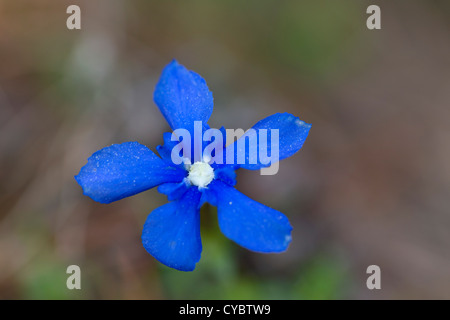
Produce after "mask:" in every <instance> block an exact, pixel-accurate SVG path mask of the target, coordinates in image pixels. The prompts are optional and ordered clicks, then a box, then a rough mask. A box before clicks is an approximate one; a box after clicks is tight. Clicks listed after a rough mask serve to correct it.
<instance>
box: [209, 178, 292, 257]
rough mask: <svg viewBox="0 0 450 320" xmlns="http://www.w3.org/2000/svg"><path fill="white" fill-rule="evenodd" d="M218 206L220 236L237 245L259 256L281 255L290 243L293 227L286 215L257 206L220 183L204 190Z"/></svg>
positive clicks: (217, 182) (212, 202) (213, 183)
mask: <svg viewBox="0 0 450 320" xmlns="http://www.w3.org/2000/svg"><path fill="white" fill-rule="evenodd" d="M206 192H207V197H208V202H210V203H211V204H213V205H216V206H217V213H218V220H219V226H220V229H221V230H222V233H223V234H224V235H225V236H227V237H228V238H229V239H231V240H233V241H235V242H236V243H237V244H239V245H241V246H243V247H245V248H247V249H249V250H253V251H258V252H266V253H269V252H282V251H284V250H286V249H287V247H288V245H289V243H290V242H291V230H292V227H291V225H290V224H289V221H288V219H287V217H286V216H285V215H283V214H282V213H281V212H279V211H277V210H274V209H271V208H269V207H266V206H265V205H263V204H261V203H259V202H256V201H254V200H252V199H250V198H249V197H247V196H245V195H244V194H242V193H240V192H239V191H238V190H236V189H235V188H233V187H231V186H229V185H227V184H225V183H224V182H222V181H220V180H214V181H213V182H212V183H211V184H210V185H209V186H208V189H207V190H206Z"/></svg>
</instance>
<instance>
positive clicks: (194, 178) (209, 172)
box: [188, 161, 214, 188]
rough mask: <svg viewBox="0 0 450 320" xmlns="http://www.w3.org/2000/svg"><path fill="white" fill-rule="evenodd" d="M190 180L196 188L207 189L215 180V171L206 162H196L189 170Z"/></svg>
mask: <svg viewBox="0 0 450 320" xmlns="http://www.w3.org/2000/svg"><path fill="white" fill-rule="evenodd" d="M188 179H189V181H190V182H191V184H193V185H194V186H198V187H200V188H205V187H206V186H207V185H208V184H209V183H210V182H211V181H212V180H213V179H214V170H213V168H212V167H211V166H210V165H209V164H207V163H206V162H200V161H198V162H195V163H194V164H192V165H191V167H190V168H189V175H188Z"/></svg>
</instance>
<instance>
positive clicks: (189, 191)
mask: <svg viewBox="0 0 450 320" xmlns="http://www.w3.org/2000/svg"><path fill="white" fill-rule="evenodd" d="M154 101H155V103H156V105H157V106H158V107H159V109H160V111H161V113H162V114H163V116H164V118H165V119H166V120H167V122H168V123H169V125H170V127H171V128H172V129H173V130H174V131H177V129H185V130H187V131H188V132H189V133H190V134H191V135H192V136H194V135H195V123H199V122H200V123H201V124H202V126H201V133H204V132H205V131H206V130H208V129H209V126H208V125H207V122H208V120H209V118H210V116H211V114H212V111H213V96H212V93H211V92H210V91H209V89H208V86H207V85H206V82H205V80H204V79H203V78H202V77H201V76H199V75H198V74H197V73H195V72H193V71H189V70H187V69H186V68H185V67H184V66H182V65H181V64H179V63H178V62H177V61H175V60H173V61H172V62H171V63H170V64H169V65H167V66H166V67H165V69H164V70H163V72H162V75H161V78H160V80H159V82H158V84H157V85H156V88H155V92H154ZM310 128H311V125H310V124H307V123H305V122H303V121H301V120H300V119H299V118H297V117H295V116H293V115H291V114H288V113H276V114H274V115H271V116H269V117H267V118H264V119H263V120H261V121H259V122H258V123H256V124H255V125H254V126H253V127H252V129H253V131H252V132H253V133H256V134H258V133H260V132H264V130H266V131H267V130H269V131H270V130H275V131H276V132H277V133H278V135H279V140H277V141H276V142H275V144H276V145H275V147H277V151H278V159H279V160H282V159H284V158H287V157H290V156H291V155H293V154H294V153H295V152H297V151H298V150H299V149H300V148H301V147H302V145H303V142H304V141H305V139H306V137H307V135H308V132H309V129H310ZM250 131H251V130H249V131H248V132H250ZM220 132H222V133H224V134H225V129H224V128H221V129H220ZM248 132H247V133H246V134H245V135H244V136H242V137H241V138H240V139H239V140H237V141H235V142H234V143H232V144H231V145H229V146H227V147H224V150H223V152H222V154H223V155H225V154H227V152H228V151H231V153H232V157H231V158H233V160H236V159H237V158H238V157H239V156H241V157H242V159H244V160H245V161H244V162H243V163H240V164H239V163H237V162H238V161H233V163H229V162H227V161H225V160H226V159H225V156H223V158H224V159H225V160H224V161H223V163H220V162H219V161H217V163H214V162H212V161H211V159H210V158H209V157H208V158H206V157H205V158H200V159H197V160H199V161H194V151H192V153H188V155H187V156H185V159H184V162H183V163H181V164H180V163H179V164H176V163H175V162H174V161H173V157H172V156H173V150H174V147H176V145H177V144H179V143H180V141H181V139H180V141H177V140H175V141H172V133H165V134H164V135H163V138H164V144H163V145H161V146H158V147H157V151H158V153H159V156H158V155H156V154H155V153H154V152H153V151H151V150H150V149H149V148H147V147H146V146H144V145H142V144H140V143H138V142H125V143H121V144H113V145H111V146H109V147H106V148H103V149H101V150H99V151H97V152H95V153H94V154H93V155H92V156H91V157H90V158H89V159H88V162H87V164H86V165H85V166H83V167H82V168H81V170H80V173H79V174H78V175H77V176H75V179H76V181H77V182H78V183H79V184H80V186H81V187H82V188H83V193H84V194H85V195H87V196H89V197H90V198H92V199H93V200H95V201H97V202H100V203H111V202H113V201H117V200H120V199H122V198H125V197H129V196H132V195H135V194H137V193H140V192H142V191H145V190H148V189H151V188H153V187H156V186H158V191H159V192H161V193H163V194H165V195H167V197H168V200H169V201H170V202H169V203H167V204H165V205H163V206H161V207H159V208H156V209H155V210H153V212H152V213H150V214H149V216H148V218H147V220H146V222H145V225H144V229H143V232H142V242H143V245H144V248H145V249H146V250H147V251H148V252H149V253H150V254H151V255H152V256H153V257H154V258H156V259H157V260H158V261H160V262H161V263H163V264H165V265H167V266H169V267H172V268H175V269H178V270H182V271H192V270H194V268H195V265H196V263H197V262H198V261H199V260H200V256H201V251H202V243H201V238H200V207H201V206H202V205H203V204H204V203H205V202H208V203H210V204H212V205H214V206H216V207H217V214H218V222H219V226H220V229H221V231H222V233H223V234H224V235H225V236H227V237H228V238H229V239H231V240H233V241H235V242H236V243H237V244H239V245H241V246H243V247H245V248H247V249H249V250H252V251H256V252H264V253H275V252H283V251H285V250H286V249H287V247H288V245H289V243H290V241H291V230H292V227H291V225H290V224H289V221H288V219H287V217H286V216H285V215H283V214H282V213H281V212H279V211H277V210H274V209H272V208H269V207H267V206H265V205H263V204H261V203H259V202H256V201H254V200H252V199H250V198H249V197H247V196H245V195H244V194H242V193H241V192H239V191H238V190H236V189H235V188H234V185H235V184H236V179H235V178H236V174H235V170H237V169H239V168H243V169H249V170H259V169H261V168H264V167H267V166H269V165H270V164H272V163H269V164H268V163H267V162H264V163H263V161H261V160H260V158H259V157H258V154H255V153H258V151H259V150H260V149H258V148H242V147H240V146H241V144H240V143H239V141H240V140H241V139H246V138H248V136H249V134H248ZM256 141H257V146H256V147H259V144H260V142H261V141H260V140H259V139H257V140H256ZM223 144H224V146H225V141H223ZM185 145H186V144H185ZM205 147H206V145H205V142H203V143H202V145H201V149H202V150H201V151H204V149H205ZM230 148H231V149H230ZM271 148H272V149H274V145H273V144H269V145H268V147H266V149H267V150H265V151H266V152H267V151H269V153H270V149H271ZM193 149H195V147H194V148H193ZM228 153H229V152H228ZM213 154H214V153H213ZM266 154H267V153H266ZM215 156H217V158H220V154H219V152H218V151H217V152H216V153H215ZM249 159H256V161H249Z"/></svg>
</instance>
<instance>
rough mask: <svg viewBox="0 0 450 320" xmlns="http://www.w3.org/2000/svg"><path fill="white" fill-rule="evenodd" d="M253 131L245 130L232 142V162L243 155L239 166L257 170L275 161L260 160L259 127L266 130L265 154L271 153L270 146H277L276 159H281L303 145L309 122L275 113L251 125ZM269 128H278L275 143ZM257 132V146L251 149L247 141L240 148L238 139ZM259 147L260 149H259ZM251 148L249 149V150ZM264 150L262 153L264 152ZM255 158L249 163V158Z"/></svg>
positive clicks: (236, 161)
mask: <svg viewBox="0 0 450 320" xmlns="http://www.w3.org/2000/svg"><path fill="white" fill-rule="evenodd" d="M252 128H253V129H255V130H254V131H252V130H249V131H247V132H246V133H245V134H244V135H243V136H242V137H241V138H240V139H239V140H237V141H235V143H234V161H235V162H234V163H238V160H237V157H238V155H239V154H244V155H245V163H244V164H239V165H240V167H241V168H244V169H250V170H258V169H261V168H263V167H268V166H270V164H272V163H275V162H276V161H273V162H270V163H264V162H262V161H261V154H260V151H261V150H265V149H262V145H261V146H260V138H259V132H260V130H261V129H268V130H267V151H266V152H267V156H269V157H270V156H271V155H272V146H276V145H277V146H278V152H279V156H278V160H283V159H285V158H288V157H290V156H292V155H293V154H294V153H296V152H297V151H298V150H300V148H301V147H302V146H303V143H304V142H305V139H306V137H307V136H308V133H309V129H310V128H311V125H310V124H307V123H305V122H303V121H302V120H300V119H299V118H298V117H295V116H293V115H292V114H289V113H275V114H273V115H271V116H269V117H267V118H264V119H262V120H261V121H259V122H258V123H256V124H255V125H254V126H253V127H252ZM270 129H278V130H279V131H278V135H279V139H278V140H277V141H275V143H274V144H273V145H272V144H271V133H270ZM255 133H256V134H257V141H258V144H257V148H254V150H251V149H250V148H249V147H248V146H247V145H248V141H247V142H246V144H245V148H241V147H240V144H239V141H241V142H242V140H243V139H246V138H247V139H249V138H250V137H251V136H252V134H255ZM260 147H261V149H260ZM250 150H251V151H250ZM266 152H264V153H266ZM252 158H253V159H255V160H256V161H253V163H251V162H252V161H251V159H252Z"/></svg>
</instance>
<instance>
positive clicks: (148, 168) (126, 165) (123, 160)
mask: <svg viewBox="0 0 450 320" xmlns="http://www.w3.org/2000/svg"><path fill="white" fill-rule="evenodd" d="M185 175H186V171H184V170H182V169H180V168H177V167H173V166H170V165H168V164H167V163H166V162H164V161H163V160H161V158H159V157H158V156H157V155H156V154H154V153H153V151H151V150H150V149H149V148H147V147H146V146H144V145H142V144H140V143H137V142H125V143H122V144H113V145H112V146H110V147H106V148H103V149H101V150H99V151H97V152H95V153H94V154H93V155H92V156H91V157H90V158H89V159H88V163H87V164H86V165H85V166H84V167H82V168H81V170H80V173H79V174H78V175H77V176H75V180H76V181H77V182H78V183H79V184H80V186H81V187H82V188H83V192H84V194H85V195H87V196H89V197H91V198H92V199H93V200H95V201H98V202H101V203H110V202H113V201H116V200H120V199H122V198H125V197H129V196H132V195H135V194H137V193H139V192H142V191H144V190H147V189H150V188H153V187H154V186H157V185H160V184H161V183H165V182H179V181H181V180H183V178H184V176H185Z"/></svg>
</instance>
